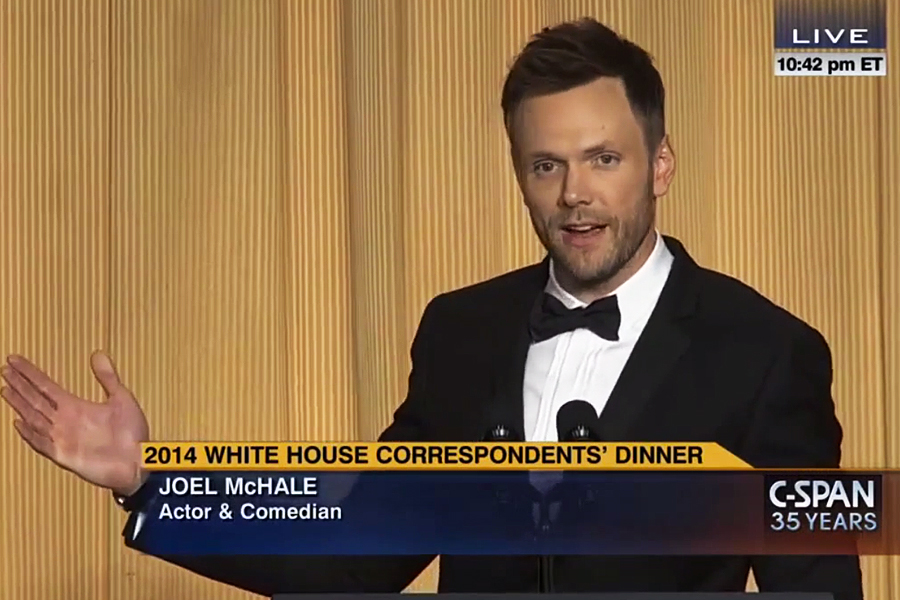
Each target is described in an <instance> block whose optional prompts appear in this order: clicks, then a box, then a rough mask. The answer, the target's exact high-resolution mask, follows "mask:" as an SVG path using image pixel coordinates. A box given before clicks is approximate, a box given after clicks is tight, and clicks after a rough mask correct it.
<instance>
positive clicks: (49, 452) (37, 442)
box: [13, 420, 53, 460]
mask: <svg viewBox="0 0 900 600" xmlns="http://www.w3.org/2000/svg"><path fill="white" fill-rule="evenodd" d="M13 427H15V428H16V432H17V433H18V434H19V436H20V437H21V438H22V439H23V440H25V443H26V444H28V445H29V446H31V448H32V449H33V450H34V451H35V452H37V453H38V454H42V455H44V456H46V457H47V458H49V459H51V460H52V459H53V442H52V441H50V438H48V437H46V436H43V435H41V434H40V433H38V432H37V431H35V430H34V429H32V428H31V427H30V426H29V425H28V424H27V423H25V422H24V421H19V420H16V421H14V422H13Z"/></svg>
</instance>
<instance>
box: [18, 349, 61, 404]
mask: <svg viewBox="0 0 900 600" xmlns="http://www.w3.org/2000/svg"><path fill="white" fill-rule="evenodd" d="M7 362H8V364H9V367H11V368H12V370H13V372H14V373H16V374H18V375H19V376H21V377H22V378H24V379H25V380H27V381H28V383H30V386H29V389H34V390H36V391H37V392H38V393H39V394H41V395H42V396H43V397H44V398H46V399H47V400H49V401H50V403H51V404H52V405H53V406H54V408H55V407H56V405H57V404H58V402H59V401H60V400H64V399H65V398H66V396H67V395H68V392H66V390H64V389H63V388H61V387H60V386H59V385H58V384H57V383H56V382H55V381H53V380H52V379H50V376H49V375H47V374H46V373H44V372H43V371H41V370H40V369H39V368H37V367H36V366H34V365H33V364H32V363H31V362H30V361H28V359H26V358H24V357H21V356H10V357H9V358H8V359H7ZM4 378H5V379H6V375H5V374H4ZM7 381H9V380H8V379H7ZM10 384H11V385H12V382H10ZM16 389H17V390H18V392H19V393H20V394H22V396H24V397H25V398H26V399H27V400H29V402H30V401H31V398H30V397H29V394H27V393H26V392H25V391H23V390H22V389H19V388H18V387H17V388H16Z"/></svg>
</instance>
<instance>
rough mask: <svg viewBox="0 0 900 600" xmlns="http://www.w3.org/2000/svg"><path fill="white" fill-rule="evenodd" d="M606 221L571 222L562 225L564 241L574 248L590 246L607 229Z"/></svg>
mask: <svg viewBox="0 0 900 600" xmlns="http://www.w3.org/2000/svg"><path fill="white" fill-rule="evenodd" d="M606 229H607V225H606V224H604V223H570V224H568V225H563V226H562V237H563V243H564V244H566V245H567V246H571V247H574V248H588V247H590V246H593V245H594V244H595V243H597V242H598V241H599V240H600V238H601V237H602V236H603V233H604V232H605V231H606Z"/></svg>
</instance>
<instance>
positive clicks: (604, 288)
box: [555, 228, 656, 304]
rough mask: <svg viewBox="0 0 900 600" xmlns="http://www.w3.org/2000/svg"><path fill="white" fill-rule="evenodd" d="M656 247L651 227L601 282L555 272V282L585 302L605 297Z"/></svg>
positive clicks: (626, 279)
mask: <svg viewBox="0 0 900 600" xmlns="http://www.w3.org/2000/svg"><path fill="white" fill-rule="evenodd" d="M655 247H656V229H655V228H651V229H650V231H649V232H647V235H645V236H644V239H643V240H642V241H641V245H640V246H638V249H637V251H636V252H635V253H634V254H633V255H632V256H631V258H629V259H628V261H627V262H626V263H625V264H624V265H623V266H622V268H621V269H619V270H618V271H617V272H616V273H615V275H613V276H612V277H610V278H609V279H606V280H605V281H603V282H601V283H596V284H590V285H583V284H579V283H578V282H576V281H575V280H574V279H573V278H572V277H570V276H569V275H568V274H564V273H559V272H556V273H555V275H556V277H557V282H558V283H559V285H560V287H562V288H563V289H564V290H566V291H567V292H569V293H570V294H572V295H573V296H574V297H576V298H578V299H579V300H581V301H582V302H584V303H585V304H590V303H591V302H594V301H595V300H599V299H600V298H605V297H606V296H609V295H610V294H612V293H613V292H614V291H616V289H618V288H619V286H621V285H622V284H623V283H625V282H626V281H628V280H629V279H631V278H632V277H633V276H634V274H635V273H637V272H638V271H639V270H640V268H641V267H643V266H644V264H645V263H646V262H647V259H649V258H650V255H651V254H653V248H655Z"/></svg>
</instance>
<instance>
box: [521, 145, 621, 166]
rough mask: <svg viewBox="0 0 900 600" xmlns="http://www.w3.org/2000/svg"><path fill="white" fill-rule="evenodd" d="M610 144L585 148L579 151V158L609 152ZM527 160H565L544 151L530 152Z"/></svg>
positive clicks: (553, 153)
mask: <svg viewBox="0 0 900 600" xmlns="http://www.w3.org/2000/svg"><path fill="white" fill-rule="evenodd" d="M610 147H611V144H610V143H609V142H608V141H603V142H600V143H599V144H594V145H593V146H590V147H589V148H585V149H584V150H582V151H581V156H582V157H583V158H590V157H591V156H596V155H597V154H601V153H603V152H609V150H610ZM528 159H529V160H532V161H534V160H555V161H559V162H565V160H566V159H565V158H563V157H562V156H560V155H559V154H556V153H555V152H548V151H546V150H540V151H538V152H532V153H530V154H529V155H528Z"/></svg>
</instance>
